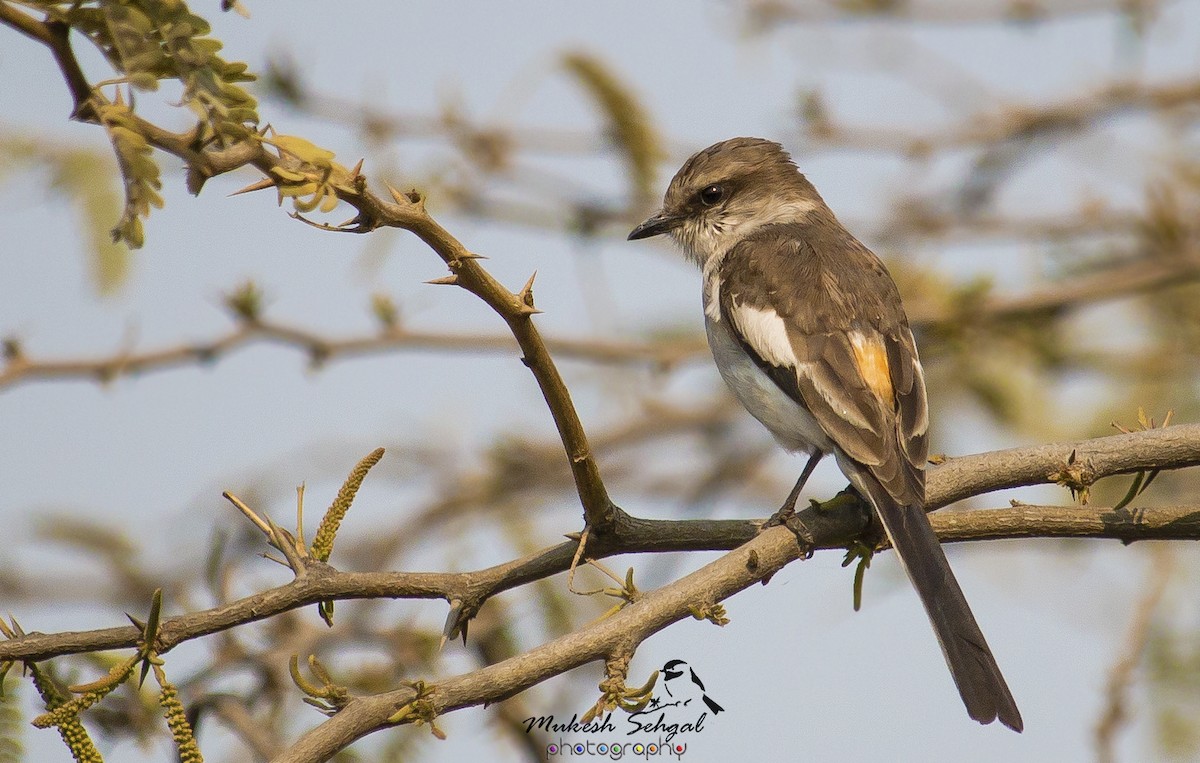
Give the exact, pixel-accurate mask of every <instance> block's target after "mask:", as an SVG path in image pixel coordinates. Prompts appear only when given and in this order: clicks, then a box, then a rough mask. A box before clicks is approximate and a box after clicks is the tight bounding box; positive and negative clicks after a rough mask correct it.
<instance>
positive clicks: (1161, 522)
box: [0, 424, 1200, 661]
mask: <svg viewBox="0 0 1200 763" xmlns="http://www.w3.org/2000/svg"><path fill="white" fill-rule="evenodd" d="M1071 454H1074V457H1075V462H1076V463H1079V464H1084V465H1086V474H1085V479H1087V480H1088V481H1092V482H1094V481H1096V480H1099V479H1102V478H1103V477H1108V476H1112V475H1116V474H1126V473H1130V472H1135V471H1139V470H1142V469H1145V468H1147V465H1151V464H1152V465H1155V466H1156V468H1161V469H1181V468H1186V467H1190V466H1197V465H1200V424H1192V425H1181V426H1173V427H1168V428H1166V429H1154V430H1149V431H1143V432H1133V433H1130V434H1120V435H1113V436H1110V437H1101V438H1096V439H1093V440H1082V441H1078V442H1065V443H1054V444H1050V445H1039V446H1034V447H1030V448H1014V449H1011V450H1002V451H993V452H991V453H981V454H978V455H973V456H963V457H960V458H955V459H950V460H948V461H946V462H945V463H944V464H942V465H940V466H933V467H931V468H930V471H929V477H928V486H927V493H928V503H929V506H930V508H937V507H941V506H945V505H947V504H949V503H952V502H954V501H958V500H962V499H963V498H966V497H969V496H974V495H981V494H984V493H987V492H990V491H993V490H999V489H1003V488H1012V487H1020V486H1026V485H1038V484H1046V483H1052V482H1054V479H1053V477H1054V472H1055V470H1056V469H1059V468H1061V467H1062V466H1063V465H1064V464H1065V463H1066V461H1067V460H1068V458H1069V457H1070V456H1071ZM993 472H996V473H998V474H1000V475H1001V477H1000V478H999V479H997V478H994V477H993V476H992V473H993ZM931 520H932V521H933V524H934V529H935V530H937V532H938V535H939V536H940V537H941V538H942V539H943V541H945V542H954V541H968V540H995V539H1001V538H1027V537H1089V538H1114V539H1118V540H1122V541H1125V542H1133V541H1136V540H1151V539H1154V540H1171V539H1200V507H1195V506H1176V507H1152V508H1151V507H1147V508H1138V509H1132V508H1126V509H1123V510H1120V511H1114V510H1112V509H1110V508H1106V507H1094V506H1058V507H1055V506H1031V505H1021V504H1019V505H1016V506H1013V507H1010V508H1000V509H979V510H971V511H960V512H935V513H933V514H932V515H931ZM801 521H802V522H803V524H804V525H805V527H806V528H807V529H808V531H809V532H810V533H811V535H812V538H813V547H814V549H832V548H841V547H843V546H844V544H845V543H846V542H847V541H849V540H851V539H853V538H854V537H856V536H857V535H858V534H859V533H860V532H861V531H862V530H863V529H864V527H865V521H866V516H865V514H863V513H862V512H861V511H842V512H822V511H818V510H816V509H812V508H809V509H806V510H805V512H804V513H803V516H802V520H801ZM759 529H760V522H758V521H751V520H653V519H639V518H636V517H632V516H628V515H625V514H622V515H620V516H619V517H618V519H617V521H616V523H615V524H614V526H613V529H612V531H611V533H609V534H607V535H603V536H593V540H592V541H591V542H589V544H588V546H587V548H586V550H585V551H586V555H587V556H588V557H589V558H603V557H608V556H613V555H616V554H626V553H664V552H673V551H700V550H707V551H712V550H733V549H738V548H739V547H741V546H743V544H746V543H748V542H751V541H756V539H757V538H758V537H759ZM780 537H781V538H783V539H785V540H786V536H780ZM577 545H578V544H577V543H575V542H566V543H561V544H558V545H556V546H552V547H549V548H546V549H542V550H541V551H538V552H536V553H534V554H531V555H529V556H527V557H524V558H521V559H516V560H514V561H512V562H508V563H505V564H501V565H497V566H495V567H489V568H487V569H483V570H478V571H475V572H466V573H433V572H431V573H411V572H379V573H367V572H340V571H337V570H335V569H333V568H332V567H329V566H328V565H324V564H320V563H315V562H310V563H309V564H308V565H307V575H306V576H305V577H304V578H303V579H297V580H294V581H292V582H291V583H289V584H287V585H284V586H280V587H278V588H274V589H271V590H269V591H265V592H262V593H259V594H255V595H254V596H249V597H246V598H243V599H240V600H238V601H235V602H231V603H229V604H227V605H225V606H222V607H217V608H214V609H211V610H206V611H203V612H196V613H191V614H187V615H182V616H179V617H174V618H166V619H164V620H163V622H162V625H161V628H160V636H159V644H160V651H161V652H164V653H165V652H166V651H168V650H169V649H171V648H173V647H175V646H177V645H179V644H180V643H182V642H184V641H188V640H191V639H194V638H198V637H200V636H205V635H209V634H212V633H216V632H218V631H222V630H225V629H228V628H231V627H234V626H236V625H240V624H244V623H247V622H254V621H257V620H262V619H265V618H267V617H270V616H272V615H274V614H278V613H280V612H285V611H288V610H291V609H296V608H299V607H303V606H306V605H309V604H314V603H316V602H319V601H322V600H327V599H365V598H410V599H444V600H447V601H451V600H457V601H460V602H464V605H463V606H462V607H461V609H462V610H463V611H465V612H469V613H471V612H475V611H478V609H479V607H480V606H481V605H482V604H483V603H484V602H485V601H487V600H488V599H489V598H491V597H492V596H494V595H496V594H497V593H500V592H502V591H506V590H509V589H512V588H515V587H518V586H521V585H525V584H527V583H530V582H532V581H535V580H539V579H542V578H545V577H548V576H550V575H554V574H557V573H560V572H563V571H565V570H566V569H567V568H568V566H569V564H570V562H571V558H572V556H573V555H574V553H575V551H576V548H577ZM778 545H781V546H782V545H784V544H778ZM792 545H793V546H794V545H795V544H794V542H793V543H792ZM776 550H777V551H778V552H779V553H782V551H781V550H780V549H776ZM764 577H766V575H764ZM739 590H740V589H739ZM730 593H731V594H732V593H733V592H732V591H731V592H730ZM137 637H138V632H137V630H136V629H134V628H128V627H122V628H109V629H104V630H99V631H90V632H82V633H64V634H56V635H45V634H30V635H28V636H26V637H25V638H23V639H18V640H11V641H0V661H4V660H14V659H23V660H41V659H46V658H48V657H51V656H54V655H60V654H72V653H78V652H85V651H96V650H101V649H117V648H121V647H127V646H131V645H133V644H135V643H136V640H137Z"/></svg>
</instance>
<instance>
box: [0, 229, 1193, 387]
mask: <svg viewBox="0 0 1200 763" xmlns="http://www.w3.org/2000/svg"><path fill="white" fill-rule="evenodd" d="M1196 279H1200V253H1190V252H1189V253H1186V256H1180V257H1175V258H1170V259H1166V260H1151V261H1149V262H1147V261H1143V260H1140V259H1139V260H1136V261H1134V262H1131V263H1127V264H1126V263H1122V264H1119V265H1115V266H1113V267H1110V268H1107V269H1105V270H1101V271H1099V272H1096V273H1091V274H1089V275H1087V276H1086V277H1083V278H1079V279H1075V280H1073V281H1071V282H1069V283H1066V284H1055V285H1054V286H1052V287H1046V288H1043V289H1041V290H1037V291H1032V292H1029V293H1026V294H1023V295H1021V296H1015V297H1009V296H994V297H990V298H987V299H985V300H983V302H982V303H981V304H979V305H978V306H976V307H974V308H973V310H972V317H973V318H974V319H976V320H983V321H987V320H1003V319H1008V320H1014V319H1021V318H1028V317H1033V316H1037V315H1040V314H1044V313H1051V312H1062V311H1066V310H1076V309H1081V308H1083V307H1087V306H1088V305H1091V304H1094V303H1097V302H1103V301H1105V300H1110V299H1118V298H1121V297H1127V296H1131V295H1134V294H1139V293H1142V292H1148V291H1153V290H1154V289H1158V288H1161V287H1163V286H1167V285H1178V284H1181V283H1187V282H1190V281H1194V280H1196ZM910 313H911V318H912V324H913V326H914V328H915V329H916V330H918V331H931V330H936V329H939V328H949V327H952V326H955V325H957V323H958V322H960V321H961V316H959V315H957V314H949V313H947V311H946V309H945V308H944V307H937V306H934V305H930V304H926V303H923V302H920V301H916V302H914V303H913V305H912V306H911V308H910ZM542 341H543V343H544V345H545V347H546V349H547V350H548V351H549V352H550V353H552V354H553V355H556V356H558V357H561V358H570V359H572V360H580V361H585V362H591V363H601V364H610V365H630V364H638V365H648V366H651V367H653V368H655V369H658V370H670V369H673V368H676V367H678V366H680V365H683V364H686V363H691V362H695V361H698V360H704V359H706V358H707V357H708V347H707V345H706V344H705V342H704V340H703V338H702V337H700V336H695V337H679V338H673V339H669V340H655V341H637V340H610V339H568V338H564V337H550V338H544V339H543V340H542ZM256 342H266V343H271V344H277V345H282V346H286V347H293V348H295V349H298V350H300V351H301V352H304V353H305V354H307V355H308V356H309V358H310V359H311V361H312V363H313V365H314V366H318V365H323V364H324V363H327V362H331V361H335V360H342V359H351V358H358V357H364V356H370V355H381V354H390V353H394V352H398V351H405V350H409V351H421V350H433V351H439V352H480V353H495V352H511V351H512V349H513V341H512V338H511V337H508V336H502V335H494V336H487V335H481V334H448V333H444V332H435V331H422V330H418V329H410V328H406V327H404V326H402V325H391V326H384V327H383V328H382V329H381V330H380V331H379V332H376V333H371V334H365V335H361V336H349V337H330V336H323V335H321V334H319V333H317V332H316V331H313V330H311V329H306V328H302V327H299V326H291V325H286V324H282V323H276V322H271V321H267V320H264V319H261V318H254V319H249V320H242V321H241V322H240V323H239V325H237V326H235V327H234V328H233V329H232V330H230V331H229V332H228V333H226V334H224V335H223V336H219V337H217V338H215V339H209V340H205V341H201V342H194V343H186V344H179V345H175V346H171V347H164V348H161V349H154V350H144V351H141V352H137V351H133V350H122V351H118V352H116V353H113V354H112V355H108V356H104V357H98V358H70V359H55V360H51V359H40V358H34V357H30V355H29V354H28V352H27V351H26V349H25V348H24V347H23V346H22V344H21V343H20V342H19V341H18V340H17V339H15V338H11V337H10V338H9V339H7V340H5V342H4V348H3V353H4V360H5V364H4V366H3V368H2V369H0V390H3V389H4V388H6V387H14V386H17V385H19V384H22V383H27V382H30V381H35V380H43V379H66V380H69V379H90V380H94V381H98V382H105V383H107V382H111V381H112V380H114V379H116V378H118V377H121V376H136V375H139V374H143V373H148V372H151V371H158V370H168V369H173V368H180V367H186V366H189V365H194V364H207V363H213V362H216V361H217V360H219V359H220V358H222V357H223V356H226V355H229V354H231V353H233V352H235V351H237V350H239V349H241V348H243V347H246V346H248V345H251V344H253V343H256ZM936 350H937V348H936V347H929V348H927V351H926V353H925V354H926V355H929V356H931V357H932V356H935V355H936Z"/></svg>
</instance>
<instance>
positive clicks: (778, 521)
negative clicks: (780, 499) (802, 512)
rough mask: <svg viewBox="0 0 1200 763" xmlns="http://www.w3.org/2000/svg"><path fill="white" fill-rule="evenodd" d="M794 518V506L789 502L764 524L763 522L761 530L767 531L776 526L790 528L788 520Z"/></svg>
mask: <svg viewBox="0 0 1200 763" xmlns="http://www.w3.org/2000/svg"><path fill="white" fill-rule="evenodd" d="M794 516H796V504H794V503H791V502H789V503H785V504H784V505H783V506H781V507H779V511H777V512H775V513H774V514H772V515H771V516H770V517H768V518H767V521H766V522H763V524H762V529H764V530H767V529H770V528H772V527H776V526H778V525H783V526H784V527H790V525H789V524H788V520H789V519H791V518H792V517H794Z"/></svg>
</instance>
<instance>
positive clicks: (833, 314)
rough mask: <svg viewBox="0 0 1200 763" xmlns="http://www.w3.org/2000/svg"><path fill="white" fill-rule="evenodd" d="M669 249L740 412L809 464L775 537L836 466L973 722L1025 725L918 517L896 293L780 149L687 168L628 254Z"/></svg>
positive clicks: (917, 380)
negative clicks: (863, 508)
mask: <svg viewBox="0 0 1200 763" xmlns="http://www.w3.org/2000/svg"><path fill="white" fill-rule="evenodd" d="M663 234H666V235H668V236H669V237H670V238H672V239H674V241H675V243H676V244H678V246H679V247H680V248H681V249H682V250H683V253H684V255H685V256H686V257H687V258H688V259H689V260H691V261H692V262H694V263H695V264H696V265H697V266H699V268H700V271H701V274H702V279H703V294H702V296H703V298H702V303H703V307H704V324H705V331H706V333H707V335H708V344H709V347H710V349H711V350H712V355H713V359H714V360H715V362H716V365H717V368H718V370H719V372H720V374H721V376H722V378H723V379H724V380H725V382H726V384H727V385H728V386H729V388H730V389H731V390H732V392H733V394H734V396H735V397H736V398H737V399H738V400H739V401H740V402H741V404H742V405H743V407H745V408H746V410H747V411H749V413H750V414H751V415H752V416H754V418H756V419H758V421H759V422H761V423H762V424H763V425H764V426H765V427H766V428H767V429H768V430H769V431H770V432H771V434H772V435H773V436H774V437H775V439H776V441H778V442H779V444H780V445H782V446H783V447H784V448H785V449H786V450H788V451H791V452H794V453H806V454H808V456H809V458H808V461H807V462H806V463H805V466H804V468H803V471H802V472H801V474H800V478H799V479H798V480H797V481H796V484H795V486H794V487H793V488H792V490H791V492H790V493H789V494H788V496H787V498H786V500H785V501H784V503H783V506H781V507H780V510H779V511H778V512H776V514H775V515H774V516H773V518H772V522H771V523H779V522H785V521H786V519H787V518H788V517H789V516H790V515H791V514H793V513H794V511H795V504H796V501H797V499H798V497H799V495H800V493H801V491H802V490H803V488H804V485H805V483H806V482H807V480H808V477H809V476H810V475H811V474H812V471H813V469H815V468H816V466H817V464H818V463H819V462H820V461H821V459H822V458H823V457H824V456H826V455H829V454H832V455H833V456H834V458H835V459H836V461H837V464H838V466H839V468H840V469H841V471H842V473H843V474H844V475H845V476H846V478H847V479H848V480H849V482H850V485H851V486H852V487H853V488H854V490H855V491H856V492H857V493H858V494H859V495H860V496H861V497H862V498H863V499H864V500H865V501H866V502H867V503H869V504H870V506H871V507H872V509H873V510H874V513H875V515H876V516H877V517H878V519H879V522H880V524H881V525H882V527H883V530H884V532H885V533H886V535H887V538H888V540H889V541H890V542H891V546H892V548H893V549H894V550H895V551H896V554H897V557H898V558H899V560H900V562H901V566H902V567H903V568H904V570H905V572H906V573H907V575H908V577H909V579H910V580H911V581H912V584H913V586H914V588H915V589H916V591H917V594H918V595H919V597H920V599H921V602H922V604H923V605H924V608H925V611H926V614H927V615H928V616H929V620H930V623H931V625H932V626H933V630H934V633H935V634H936V636H937V639H938V643H939V644H940V645H941V648H942V654H943V655H944V656H945V659H946V664H947V666H948V667H949V669H950V675H951V677H952V678H953V680H954V683H955V685H956V686H957V688H958V692H959V694H960V695H961V697H962V700H963V704H964V705H965V706H966V709H967V713H968V715H969V716H970V717H971V718H972V719H974V720H976V721H978V722H980V723H984V724H987V723H992V722H993V721H995V720H996V719H999V720H1000V722H1001V723H1002V724H1004V725H1005V726H1007V727H1009V728H1011V729H1013V730H1014V731H1017V732H1020V731H1021V730H1022V729H1023V728H1024V722H1023V721H1022V719H1021V713H1020V711H1019V710H1018V709H1017V704H1016V701H1015V700H1014V699H1013V696H1012V693H1011V692H1010V691H1009V688H1008V684H1007V683H1006V682H1005V680H1004V676H1003V675H1002V674H1001V672H1000V668H999V666H998V665H997V664H996V659H995V657H994V656H993V655H992V651H991V649H990V648H989V647H988V644H987V641H986V640H985V639H984V636H983V632H982V631H981V630H980V628H979V625H978V623H977V622H976V621H975V616H974V615H973V614H972V612H971V608H970V606H969V605H968V603H967V600H966V597H965V596H964V595H963V592H962V589H961V588H960V587H959V585H958V581H957V580H956V579H955V577H954V573H953V572H952V571H951V569H950V564H949V562H948V561H947V560H946V555H945V554H944V553H943V552H942V548H941V545H940V542H939V541H938V538H937V535H936V534H935V533H934V531H933V528H932V526H931V525H930V523H929V518H928V516H927V515H926V513H925V463H926V459H927V456H928V441H927V433H928V429H929V411H928V404H927V400H926V392H925V379H924V372H923V370H922V368H921V360H920V357H919V355H918V353H917V346H916V342H915V340H914V338H913V333H912V330H911V329H910V327H909V323H908V317H907V315H906V314H905V312H904V306H903V304H902V302H901V298H900V293H899V290H898V288H897V287H896V284H895V282H894V281H893V280H892V277H891V275H890V274H889V273H888V270H887V268H886V267H884V265H883V262H882V261H880V259H879V258H878V257H877V256H875V254H874V253H873V252H872V251H871V250H870V249H868V248H867V247H866V246H865V245H863V244H862V243H860V242H859V241H858V239H856V238H855V237H854V236H853V234H851V233H850V231H849V230H847V229H846V228H845V227H844V226H843V225H842V224H841V222H840V221H839V220H838V219H837V217H836V216H834V213H833V211H832V210H831V209H830V208H829V206H828V205H827V204H826V203H825V201H824V199H822V198H821V195H820V194H819V193H818V192H817V189H816V188H815V187H814V186H813V184H812V183H811V182H809V180H808V179H807V178H806V177H805V176H804V175H803V174H802V173H801V172H800V170H799V168H798V167H797V166H796V164H795V163H794V162H793V161H792V158H791V156H790V155H789V154H788V153H787V151H785V150H784V148H783V147H782V146H781V145H780V144H779V143H775V142H773V141H769V140H765V139H762V138H746V137H743V138H732V139H729V140H725V141H722V142H720V143H716V144H714V145H712V146H709V147H708V148H706V149H704V150H702V151H699V152H697V153H695V154H693V155H692V156H691V158H689V159H688V160H687V161H686V162H685V163H684V164H683V166H682V167H681V168H680V170H679V171H678V172H677V173H676V174H675V176H674V178H673V179H672V180H671V182H670V184H669V186H668V187H667V191H666V194H665V195H664V197H663V205H662V208H661V209H660V210H659V211H657V212H656V213H654V214H653V215H651V216H650V217H649V218H648V219H646V220H645V221H644V222H642V223H641V224H640V225H638V226H637V227H636V228H634V229H633V231H632V232H630V234H629V240H631V241H632V240H638V239H644V238H648V237H651V236H658V235H663Z"/></svg>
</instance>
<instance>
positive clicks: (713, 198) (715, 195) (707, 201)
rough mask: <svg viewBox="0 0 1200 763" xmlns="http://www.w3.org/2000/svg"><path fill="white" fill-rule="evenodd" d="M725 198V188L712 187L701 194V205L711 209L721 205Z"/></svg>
mask: <svg viewBox="0 0 1200 763" xmlns="http://www.w3.org/2000/svg"><path fill="white" fill-rule="evenodd" d="M724 198H725V187H724V186H719V185H710V186H708V187H707V188H705V189H704V190H703V191H701V192H700V203H701V204H703V205H704V206H706V207H711V206H713V205H714V204H720V203H721V200H722V199H724Z"/></svg>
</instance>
